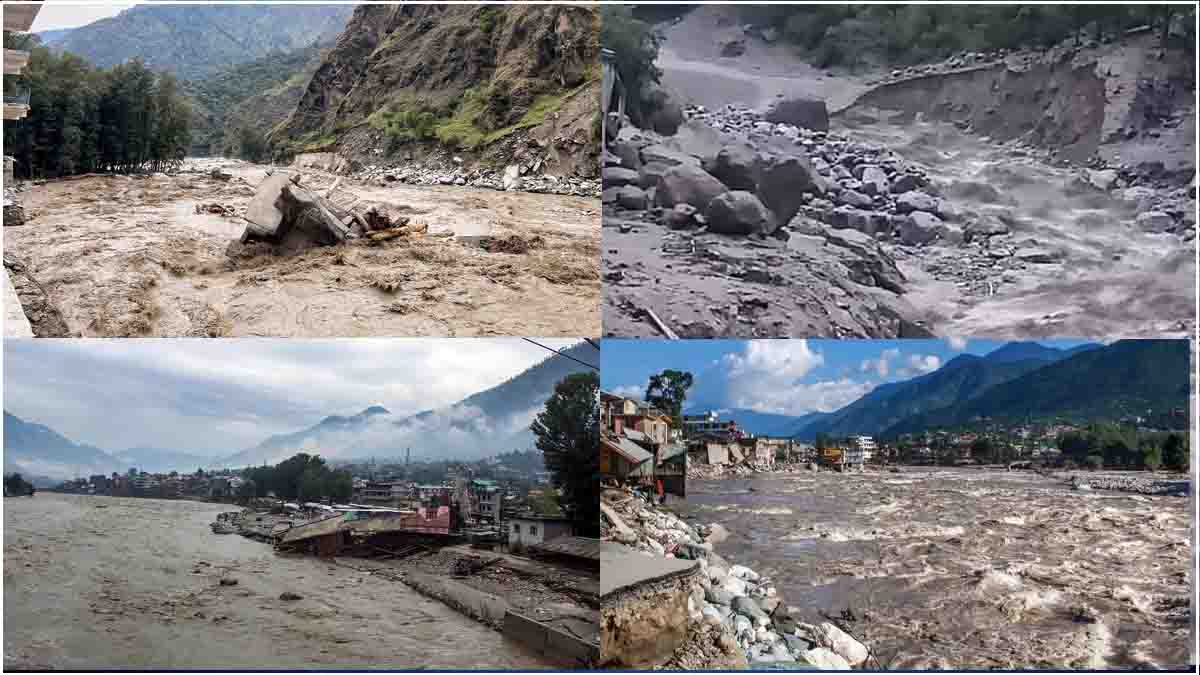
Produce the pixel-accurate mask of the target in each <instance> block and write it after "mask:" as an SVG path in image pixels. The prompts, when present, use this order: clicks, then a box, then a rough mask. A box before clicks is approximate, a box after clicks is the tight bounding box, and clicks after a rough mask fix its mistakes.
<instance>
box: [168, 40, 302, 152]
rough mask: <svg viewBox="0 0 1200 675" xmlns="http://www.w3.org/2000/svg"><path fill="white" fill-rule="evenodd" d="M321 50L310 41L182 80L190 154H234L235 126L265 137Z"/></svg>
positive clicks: (284, 114) (288, 108)
mask: <svg viewBox="0 0 1200 675" xmlns="http://www.w3.org/2000/svg"><path fill="white" fill-rule="evenodd" d="M322 54H323V51H322V48H321V46H320V45H317V44H312V45H308V46H305V47H301V48H299V49H295V50H292V51H288V52H282V51H281V52H274V53H271V54H268V55H267V56H264V57H262V58H259V59H255V60H254V61H250V62H248V63H242V64H238V65H235V66H230V67H229V68H225V69H223V70H220V71H218V72H216V73H213V74H212V75H209V76H207V77H204V78H202V79H198V80H192V81H189V82H185V83H183V91H184V93H186V94H187V96H188V98H189V99H190V100H191V101H192V111H193V115H192V126H193V133H192V147H191V151H190V154H194V155H238V154H241V153H240V152H239V150H240V137H239V134H238V132H239V131H240V130H242V129H249V130H252V131H254V132H255V133H257V134H258V135H259V136H265V135H266V132H267V131H268V130H270V128H271V127H273V126H275V125H276V124H278V123H279V122H281V121H282V120H283V119H284V118H286V117H287V116H288V114H289V113H291V111H292V108H294V107H295V106H296V102H297V101H299V100H300V95H301V94H302V93H303V92H304V87H305V85H307V84H308V78H310V77H312V73H313V71H315V70H316V69H317V66H319V65H320V64H321V58H322ZM248 159H257V157H248Z"/></svg>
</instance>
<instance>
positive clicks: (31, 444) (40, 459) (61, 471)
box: [4, 411, 129, 480]
mask: <svg viewBox="0 0 1200 675" xmlns="http://www.w3.org/2000/svg"><path fill="white" fill-rule="evenodd" d="M128 468H129V467H127V466H122V465H121V463H120V462H118V461H117V459H116V458H114V457H113V456H112V455H110V454H108V453H106V452H104V451H103V450H101V449H100V448H96V447H93V446H91V445H86V444H81V443H76V442H74V441H72V440H71V439H69V438H67V437H66V436H63V435H62V434H60V433H58V432H57V431H55V430H53V429H51V428H50V427H47V426H45V425H42V424H37V423H34V422H27V421H25V420H23V419H21V418H20V417H17V416H16V415H13V414H11V413H9V412H8V411H5V412H4V470H5V472H6V473H7V472H9V471H21V472H23V473H27V474H30V475H39V476H48V477H50V478H56V479H60V480H61V479H67V478H74V477H75V476H87V475H90V474H94V473H112V472H113V471H125V470H126V469H128Z"/></svg>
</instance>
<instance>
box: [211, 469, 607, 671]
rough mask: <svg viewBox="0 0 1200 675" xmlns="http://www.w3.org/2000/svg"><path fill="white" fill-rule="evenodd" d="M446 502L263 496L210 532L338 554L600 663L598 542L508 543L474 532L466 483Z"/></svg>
mask: <svg viewBox="0 0 1200 675" xmlns="http://www.w3.org/2000/svg"><path fill="white" fill-rule="evenodd" d="M460 487H462V486H460ZM444 501H447V500H445V499H441V498H435V499H431V500H429V503H428V504H424V505H421V506H418V507H416V508H413V509H397V508H390V507H381V506H369V505H362V504H321V503H316V502H307V503H303V504H299V503H276V504H273V505H271V506H270V507H266V505H265V504H261V503H260V504H258V505H257V506H258V507H257V508H248V509H245V510H243V511H235V512H228V513H223V514H221V515H220V516H219V517H218V518H217V520H216V522H214V523H213V524H212V530H213V532H214V533H216V534H235V533H236V534H241V535H242V536H245V537H248V538H252V539H255V540H259V541H263V542H265V543H269V544H271V545H272V546H273V547H274V549H275V550H276V552H277V553H278V554H280V555H297V554H299V555H314V556H318V557H321V558H326V559H335V558H339V559H343V560H345V561H346V562H340V563H339V564H349V565H350V566H351V567H356V568H358V569H363V570H366V571H370V572H371V573H372V574H373V575H376V576H377V577H378V578H381V579H389V580H393V581H400V582H403V583H404V584H405V585H407V586H410V587H412V588H414V589H415V590H417V591H418V592H420V593H422V594H424V595H427V596H429V597H432V598H435V599H437V600H440V601H442V602H445V603H446V604H448V605H450V606H451V607H453V608H455V609H456V610H458V611H460V612H462V613H464V614H466V615H468V616H470V617H471V618H473V619H476V620H477V621H480V622H482V623H484V624H487V625H489V626H491V627H492V628H494V629H496V630H498V631H500V632H502V633H503V634H504V635H505V636H506V637H508V638H511V639H513V640H516V641H518V642H520V643H522V644H524V645H526V646H528V647H529V648H531V649H533V650H535V651H537V652H538V653H540V654H542V655H543V656H544V657H546V658H547V659H549V660H551V661H553V662H555V663H558V664H560V665H562V666H564V667H573V668H580V667H590V666H592V665H594V664H595V663H597V662H598V659H599V642H600V633H599V611H598V610H599V605H600V600H599V592H600V589H599V584H600V550H599V545H600V541H599V540H596V539H589V538H586V537H577V536H573V535H572V534H571V532H570V529H569V528H561V527H560V528H557V529H555V530H553V532H552V533H546V534H545V535H544V537H543V538H541V539H540V540H539V541H537V542H533V543H530V544H529V545H525V546H519V547H517V546H513V547H507V548H506V547H505V546H503V545H502V544H498V543H497V539H496V537H481V536H479V530H480V528H479V527H478V526H477V522H476V520H475V519H474V518H473V517H472V507H471V504H472V502H471V500H470V499H469V498H468V496H467V491H466V489H465V488H463V489H460V490H457V491H456V492H455V493H454V495H453V498H452V499H450V500H449V503H448V504H447V503H439V502H444Z"/></svg>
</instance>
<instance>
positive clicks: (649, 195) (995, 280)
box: [602, 104, 1196, 297]
mask: <svg viewBox="0 0 1200 675" xmlns="http://www.w3.org/2000/svg"><path fill="white" fill-rule="evenodd" d="M684 112H685V117H686V119H687V124H688V125H690V126H691V127H692V128H693V129H699V128H701V127H708V128H709V129H711V130H715V131H717V132H720V133H721V134H723V135H725V137H726V138H740V139H742V141H743V142H740V143H730V144H727V145H722V146H720V147H709V148H706V149H705V150H704V151H702V152H701V153H700V154H701V155H703V156H705V157H707V159H702V158H701V157H698V156H694V155H691V154H688V153H686V152H682V151H679V150H673V149H670V148H668V147H667V146H665V145H663V141H662V140H661V139H659V138H657V137H656V135H655V134H653V133H652V132H647V131H642V130H638V129H636V128H634V127H632V126H628V125H627V126H625V127H623V128H622V130H621V132H620V134H619V135H618V138H617V140H616V141H615V142H614V146H613V148H612V149H611V154H609V155H606V156H605V158H604V161H605V165H606V167H605V169H604V180H605V182H604V188H605V190H604V192H603V194H602V201H603V202H604V206H605V208H606V210H607V211H608V212H609V213H611V214H613V216H615V217H619V218H625V219H631V220H632V219H639V218H640V219H641V220H644V221H650V222H660V223H662V224H664V225H667V226H669V227H671V228H672V229H685V230H686V229H693V231H695V228H700V229H699V231H700V232H705V231H707V232H714V233H721V234H725V235H734V236H741V235H762V236H769V235H771V234H775V236H779V237H782V238H787V236H788V234H789V233H797V232H800V233H804V234H812V235H815V236H820V237H827V236H828V234H829V232H830V231H831V230H832V231H842V230H853V231H857V232H861V233H863V234H865V235H867V237H869V238H870V239H873V240H874V241H875V242H877V243H878V244H879V247H878V248H877V247H875V246H873V245H872V246H871V248H872V249H874V251H877V252H872V253H871V254H870V255H869V257H872V258H878V260H877V261H875V262H871V263H870V264H869V266H878V265H880V264H881V265H882V268H883V269H885V270H886V269H889V268H894V267H895V263H897V262H902V261H906V260H912V261H916V262H920V263H921V267H922V268H924V269H925V270H926V271H927V272H929V273H930V275H931V276H932V277H933V278H935V279H937V280H939V281H950V282H953V283H955V284H956V285H957V286H958V287H959V288H960V289H961V290H962V292H963V293H964V294H965V295H970V296H983V297H987V296H991V295H995V294H997V293H998V292H1000V291H1001V290H1002V289H1003V288H1004V287H1005V286H1006V285H1010V284H1016V283H1017V282H1018V281H1019V280H1020V279H1021V272H1022V271H1024V270H1026V269H1028V268H1029V267H1030V266H1044V265H1061V264H1064V263H1066V262H1067V261H1066V252H1065V251H1060V250H1056V249H1054V248H1051V247H1049V246H1047V245H1046V244H1044V243H1042V242H1039V241H1037V240H1036V239H1035V238H1032V237H1029V236H1027V235H1026V236H1020V235H1018V234H1016V233H1015V232H1013V231H1012V230H1013V228H1011V227H1010V223H1014V222H1015V221H1014V216H1013V215H1012V212H1011V211H1010V210H1009V209H1008V208H1006V207H1005V206H1004V205H1003V196H1002V195H1000V194H999V193H998V192H997V191H996V190H995V188H993V187H992V186H990V185H985V184H969V185H965V184H959V185H955V186H952V188H951V189H952V190H961V191H964V193H966V192H970V193H972V194H974V195H991V196H992V197H993V199H989V200H988V201H994V202H997V203H995V204H988V205H986V206H984V207H980V208H977V209H973V210H971V211H969V212H960V211H959V210H958V209H957V208H955V207H954V205H953V204H952V203H951V202H950V201H948V200H947V199H945V198H944V197H943V196H942V195H941V194H939V193H938V189H937V187H936V186H934V185H932V184H931V181H930V179H929V178H928V176H926V175H925V173H924V172H923V171H922V170H921V169H920V168H918V167H915V166H913V165H911V164H909V163H907V162H905V161H904V160H903V159H902V158H901V157H900V156H899V155H897V154H896V153H895V152H894V151H892V150H890V149H888V148H886V147H881V146H874V145H870V144H867V143H862V142H858V141H853V140H851V139H849V138H848V137H846V136H844V135H842V134H838V133H834V132H828V131H818V130H813V129H807V128H802V127H798V126H794V125H789V124H780V123H771V122H769V121H767V120H766V116H765V115H764V114H763V113H761V112H758V111H755V110H753V109H750V108H746V107H741V106H738V105H734V104H728V105H726V106H724V107H722V108H720V109H717V110H709V109H706V108H705V107H703V106H691V107H688V108H686V109H685V111H684ZM768 115H769V113H768ZM697 133H698V132H697ZM722 142H724V141H722ZM1008 145H1010V146H1011V152H1012V153H1014V154H1015V155H1022V156H1030V157H1033V156H1042V158H1043V160H1044V161H1045V162H1047V163H1052V162H1053V161H1054V160H1053V153H1052V152H1050V151H1046V150H1040V149H1037V148H1031V147H1028V146H1024V145H1021V144H1019V143H1017V142H1012V143H1009V144H1008ZM788 146H791V147H793V148H795V150H796V151H797V152H795V153H794V154H788V152H789V151H787V150H785V149H781V148H786V147H788ZM756 148H757V149H758V150H756ZM785 170H786V171H785ZM772 172H777V173H780V174H781V177H780V178H779V179H778V180H775V181H774V182H773V181H772V178H771V174H772ZM784 173H786V175H783V174H784ZM635 174H636V177H635ZM756 187H757V193H755V189H756ZM617 188H619V189H617ZM1069 188H1070V189H1072V190H1075V191H1079V192H1080V193H1081V194H1082V193H1084V192H1088V193H1096V194H1100V193H1108V194H1110V195H1111V196H1113V197H1115V198H1116V199H1117V200H1119V201H1122V202H1125V203H1126V204H1129V205H1130V206H1131V207H1134V208H1133V209H1131V211H1133V212H1134V213H1136V214H1137V215H1131V216H1130V219H1129V222H1128V226H1129V227H1130V228H1131V229H1137V230H1141V231H1144V232H1151V233H1157V234H1162V235H1164V236H1174V237H1177V238H1178V239H1179V241H1180V242H1181V243H1187V242H1192V241H1194V239H1195V236H1196V217H1195V194H1196V188H1195V185H1194V184H1193V185H1192V186H1190V187H1172V186H1171V185H1170V182H1169V181H1168V180H1162V179H1160V178H1159V177H1156V176H1153V175H1147V174H1146V173H1145V172H1144V171H1143V170H1141V169H1139V168H1135V167H1127V166H1117V167H1108V166H1103V165H1101V164H1100V163H1099V160H1096V161H1095V162H1093V164H1092V165H1090V166H1088V167H1085V168H1080V169H1079V170H1078V172H1077V175H1076V176H1075V178H1074V179H1072V182H1071V185H1070V186H1069ZM965 196H968V197H969V196H971V195H965ZM717 197H720V198H721V199H722V200H723V201H717V199H716V198H717ZM714 203H715V205H714ZM733 204H736V208H732V205H733ZM643 205H645V206H643ZM650 205H653V206H650ZM680 205H687V206H690V207H692V208H694V209H695V211H694V212H692V213H693V214H694V215H692V216H691V217H690V218H689V217H687V216H686V215H681V214H680V212H679V207H680ZM764 205H765V206H766V209H767V210H769V212H768V213H766V214H765V216H766V217H765V218H764V209H763V208H762V206H764ZM713 209H716V211H717V221H716V222H713V218H712V216H713V214H712V213H711V211H712V210H713ZM639 212H640V213H639ZM701 216H704V217H701ZM771 216H774V217H775V218H776V219H777V221H778V222H770V217H771ZM814 221H815V222H816V223H820V224H822V225H824V227H818V226H815V225H814ZM830 243H833V244H835V245H836V244H838V243H842V242H830ZM895 277H896V278H895V281H896V283H895V286H896V288H895V290H896V292H898V293H902V292H904V290H905V288H904V283H903V281H904V280H903V278H902V277H900V276H899V274H898V272H897V273H896V275H895ZM859 281H860V282H861V283H862V284H863V285H865V286H884V287H886V286H887V285H888V284H886V283H881V279H880V278H879V276H878V275H876V274H862V275H860V279H859Z"/></svg>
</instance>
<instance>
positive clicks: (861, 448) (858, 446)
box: [853, 436, 878, 464]
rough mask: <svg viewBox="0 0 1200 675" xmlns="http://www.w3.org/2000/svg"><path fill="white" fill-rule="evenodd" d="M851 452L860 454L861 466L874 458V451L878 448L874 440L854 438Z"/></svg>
mask: <svg viewBox="0 0 1200 675" xmlns="http://www.w3.org/2000/svg"><path fill="white" fill-rule="evenodd" d="M853 445H854V448H853V450H857V451H858V452H859V453H861V457H862V462H861V463H863V464H865V463H867V462H870V461H871V458H873V457H874V456H875V450H876V449H877V448H878V446H876V445H875V439H874V438H872V437H870V436H855V437H854V439H853Z"/></svg>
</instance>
